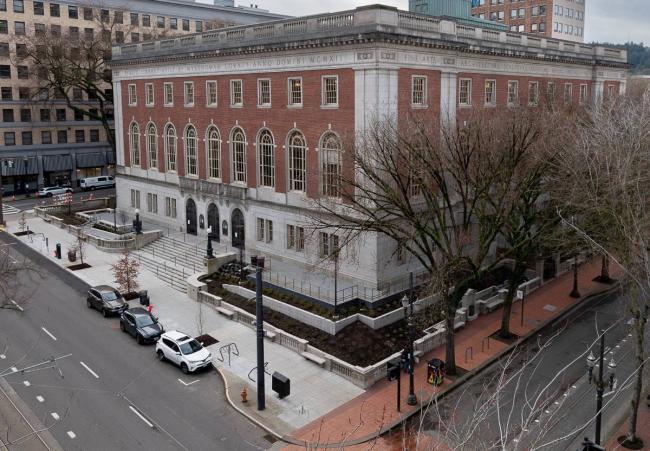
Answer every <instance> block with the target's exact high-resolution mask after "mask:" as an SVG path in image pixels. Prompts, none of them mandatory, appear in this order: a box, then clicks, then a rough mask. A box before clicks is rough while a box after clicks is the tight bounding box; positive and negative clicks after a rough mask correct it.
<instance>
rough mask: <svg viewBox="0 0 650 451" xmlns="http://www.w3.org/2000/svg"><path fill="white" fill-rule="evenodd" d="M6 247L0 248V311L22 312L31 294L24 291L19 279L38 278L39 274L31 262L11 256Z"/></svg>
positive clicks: (23, 284) (22, 280) (16, 255)
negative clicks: (12, 310)
mask: <svg viewBox="0 0 650 451" xmlns="http://www.w3.org/2000/svg"><path fill="white" fill-rule="evenodd" d="M7 247H9V245H7V244H5V245H2V247H0V310H2V309H14V310H19V311H22V310H23V307H24V306H25V305H26V304H27V302H28V301H29V299H30V297H31V293H29V292H26V291H25V289H26V288H27V287H26V285H25V283H24V282H25V281H24V279H21V277H40V273H39V272H38V269H37V268H36V267H35V266H34V265H33V263H32V262H31V260H28V259H26V258H24V257H21V256H20V255H18V254H14V255H12V254H11V253H10V252H9V251H8V249H7Z"/></svg>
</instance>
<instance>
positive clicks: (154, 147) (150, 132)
mask: <svg viewBox="0 0 650 451" xmlns="http://www.w3.org/2000/svg"><path fill="white" fill-rule="evenodd" d="M146 142H147V157H148V158H147V159H148V160H149V167H150V168H157V167H158V134H157V131H156V124H154V123H153V122H150V123H149V125H147V132H146Z"/></svg>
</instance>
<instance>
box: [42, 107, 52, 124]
mask: <svg viewBox="0 0 650 451" xmlns="http://www.w3.org/2000/svg"><path fill="white" fill-rule="evenodd" d="M40 114H41V122H50V110H49V109H48V108H41V111H40Z"/></svg>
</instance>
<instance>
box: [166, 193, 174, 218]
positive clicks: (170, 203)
mask: <svg viewBox="0 0 650 451" xmlns="http://www.w3.org/2000/svg"><path fill="white" fill-rule="evenodd" d="M165 216H167V217H168V218H175V217H176V199H174V198H173V197H165Z"/></svg>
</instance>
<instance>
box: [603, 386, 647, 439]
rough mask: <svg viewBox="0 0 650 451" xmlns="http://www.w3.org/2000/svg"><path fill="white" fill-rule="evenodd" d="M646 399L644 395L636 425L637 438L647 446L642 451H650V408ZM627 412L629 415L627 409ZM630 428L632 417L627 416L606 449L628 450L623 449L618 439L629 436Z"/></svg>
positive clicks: (611, 437)
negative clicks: (644, 450) (645, 450)
mask: <svg viewBox="0 0 650 451" xmlns="http://www.w3.org/2000/svg"><path fill="white" fill-rule="evenodd" d="M645 398H646V394H645V393H642V394H641V402H640V405H639V416H638V417H637V423H636V433H637V436H639V437H640V438H641V439H642V440H643V444H644V445H645V446H644V447H643V448H641V449H647V450H650V407H648V406H647V405H646V402H645ZM625 412H626V413H628V412H629V408H628V409H626V410H625ZM629 428H630V417H629V415H626V416H625V419H624V420H623V422H622V423H621V425H620V426H619V428H618V429H617V430H616V431H615V432H614V433H613V434H612V435H611V436H610V437H609V439H608V440H607V443H606V445H605V449H606V450H607V451H614V450H621V451H622V450H625V449H627V448H623V447H622V446H621V445H619V444H618V437H620V436H623V435H627V432H628V430H629Z"/></svg>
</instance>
